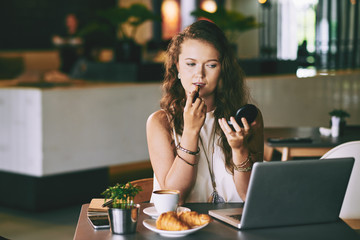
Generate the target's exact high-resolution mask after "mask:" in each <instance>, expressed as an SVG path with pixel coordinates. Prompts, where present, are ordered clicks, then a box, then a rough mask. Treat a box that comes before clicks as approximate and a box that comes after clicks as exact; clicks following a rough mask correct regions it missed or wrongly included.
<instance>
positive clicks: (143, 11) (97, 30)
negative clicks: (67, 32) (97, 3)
mask: <svg viewBox="0 0 360 240" xmlns="http://www.w3.org/2000/svg"><path fill="white" fill-rule="evenodd" d="M154 20H156V21H160V20H161V17H160V15H157V14H155V13H153V12H152V11H151V10H149V9H148V8H147V7H146V6H145V5H144V4H140V3H134V4H132V5H130V6H129V7H118V6H116V7H112V8H109V9H106V10H99V11H97V12H96V14H95V16H94V18H93V20H92V21H90V22H89V23H88V24H86V25H85V26H84V27H83V28H82V29H81V31H80V35H81V36H82V37H83V38H85V39H89V41H90V42H91V44H104V43H105V44H106V45H109V43H111V45H112V46H113V49H114V59H115V60H116V61H120V62H139V61H140V60H141V54H142V53H141V45H140V44H138V43H137V41H136V33H137V31H138V28H139V26H141V25H142V24H143V23H145V22H146V21H154ZM109 39H110V40H109Z"/></svg>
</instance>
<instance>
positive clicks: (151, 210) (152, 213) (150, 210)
mask: <svg viewBox="0 0 360 240" xmlns="http://www.w3.org/2000/svg"><path fill="white" fill-rule="evenodd" d="M190 211H191V210H190V208H187V207H178V208H177V212H190ZM143 212H144V213H145V214H146V215H149V216H150V217H152V218H155V219H156V218H158V217H159V214H158V212H157V211H156V208H155V207H147V208H145V209H144V210H143Z"/></svg>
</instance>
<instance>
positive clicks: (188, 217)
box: [178, 211, 211, 227]
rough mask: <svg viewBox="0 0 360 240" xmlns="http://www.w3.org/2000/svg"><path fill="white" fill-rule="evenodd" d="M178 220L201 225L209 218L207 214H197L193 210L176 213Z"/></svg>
mask: <svg viewBox="0 0 360 240" xmlns="http://www.w3.org/2000/svg"><path fill="white" fill-rule="evenodd" d="M178 217H179V219H180V221H182V222H184V223H186V224H188V225H189V226H192V227H194V226H201V225H204V224H205V223H209V222H210V221H211V218H210V216H209V215H207V214H199V213H197V212H195V211H191V212H180V213H179V214H178Z"/></svg>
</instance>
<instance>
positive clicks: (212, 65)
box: [207, 64, 217, 68]
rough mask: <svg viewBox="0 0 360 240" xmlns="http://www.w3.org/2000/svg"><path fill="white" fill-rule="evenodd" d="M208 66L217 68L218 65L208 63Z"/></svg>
mask: <svg viewBox="0 0 360 240" xmlns="http://www.w3.org/2000/svg"><path fill="white" fill-rule="evenodd" d="M207 66H208V67H209V68H216V66H217V65H216V64H208V65H207Z"/></svg>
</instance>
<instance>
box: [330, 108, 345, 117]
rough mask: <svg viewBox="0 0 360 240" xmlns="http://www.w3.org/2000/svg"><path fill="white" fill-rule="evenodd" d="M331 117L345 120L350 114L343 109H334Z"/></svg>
mask: <svg viewBox="0 0 360 240" xmlns="http://www.w3.org/2000/svg"><path fill="white" fill-rule="evenodd" d="M329 115H330V116H335V117H339V118H341V119H344V118H346V117H350V114H349V113H348V112H346V111H344V110H341V109H334V110H332V111H331V112H329Z"/></svg>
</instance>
